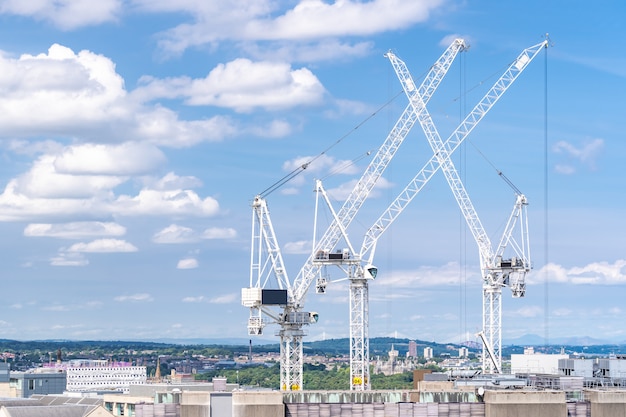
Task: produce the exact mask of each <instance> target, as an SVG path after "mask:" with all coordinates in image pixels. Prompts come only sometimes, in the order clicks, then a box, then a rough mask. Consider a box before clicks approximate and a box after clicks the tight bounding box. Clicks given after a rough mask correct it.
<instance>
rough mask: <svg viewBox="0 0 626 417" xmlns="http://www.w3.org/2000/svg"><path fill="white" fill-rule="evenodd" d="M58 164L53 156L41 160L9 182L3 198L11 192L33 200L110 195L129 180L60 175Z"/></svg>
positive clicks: (43, 157) (115, 177)
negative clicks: (110, 192)
mask: <svg viewBox="0 0 626 417" xmlns="http://www.w3.org/2000/svg"><path fill="white" fill-rule="evenodd" d="M55 161H56V158H55V157H54V156H53V155H43V156H41V157H39V159H37V161H35V163H34V164H33V166H32V167H31V169H30V170H29V171H28V172H26V173H25V174H22V175H21V176H19V177H17V178H16V179H13V180H11V181H9V183H8V184H7V187H6V188H5V191H4V193H3V195H2V196H3V197H6V196H8V194H9V192H10V193H13V194H16V195H22V196H24V197H32V198H72V199H75V198H85V197H92V196H94V195H97V194H99V193H103V192H107V191H108V190H110V189H112V188H114V187H116V186H118V185H120V184H122V183H123V182H125V181H126V178H125V177H118V176H111V175H70V174H64V173H60V172H58V171H57V169H56V167H55ZM0 201H1V200H0Z"/></svg>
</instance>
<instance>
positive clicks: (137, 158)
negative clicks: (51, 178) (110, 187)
mask: <svg viewBox="0 0 626 417" xmlns="http://www.w3.org/2000/svg"><path fill="white" fill-rule="evenodd" d="M164 163H165V155H163V152H161V150H159V149H158V148H156V147H155V146H154V145H150V144H147V143H135V142H127V143H122V144H119V145H103V144H84V145H76V146H69V147H68V148H67V149H65V151H64V152H63V153H62V154H61V155H59V156H58V157H56V158H55V160H54V167H55V170H56V172H58V173H60V174H74V175H114V176H126V175H143V174H150V173H152V172H154V171H155V170H156V169H158V168H159V167H160V166H161V165H163V164H164Z"/></svg>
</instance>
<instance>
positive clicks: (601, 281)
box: [526, 259, 626, 285]
mask: <svg viewBox="0 0 626 417" xmlns="http://www.w3.org/2000/svg"><path fill="white" fill-rule="evenodd" d="M546 278H547V279H548V280H549V281H552V282H558V283H568V284H578V285H582V284H593V285H618V284H624V283H626V260H624V259H618V260H616V261H615V262H613V263H609V262H593V263H590V264H587V265H585V266H582V267H572V268H565V267H563V266H561V265H557V264H553V263H550V264H548V265H545V266H543V267H542V268H541V269H539V270H538V271H534V272H532V273H531V274H529V275H528V277H527V279H526V282H527V283H528V284H539V283H543V282H544V281H545V280H546Z"/></svg>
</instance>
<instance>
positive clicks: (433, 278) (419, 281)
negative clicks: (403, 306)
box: [375, 262, 482, 288]
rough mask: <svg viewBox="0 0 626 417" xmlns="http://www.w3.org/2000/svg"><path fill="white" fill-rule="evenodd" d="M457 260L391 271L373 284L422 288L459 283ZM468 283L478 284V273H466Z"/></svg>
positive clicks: (459, 271)
mask: <svg viewBox="0 0 626 417" xmlns="http://www.w3.org/2000/svg"><path fill="white" fill-rule="evenodd" d="M462 272H463V271H462V270H461V268H460V267H459V264H458V262H448V263H447V264H445V265H442V266H437V267H434V266H422V267H420V268H418V269H416V270H408V271H392V272H391V273H388V274H384V275H383V276H382V277H379V278H377V279H376V280H375V283H376V284H375V285H377V286H378V285H383V286H393V287H394V288H424V287H439V286H451V285H459V280H460V277H461V273H462ZM466 279H467V282H468V283H473V284H474V285H480V283H481V282H482V280H481V279H480V277H479V274H472V273H470V274H468V276H467V277H466Z"/></svg>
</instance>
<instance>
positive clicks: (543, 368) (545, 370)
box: [511, 352, 569, 375]
mask: <svg viewBox="0 0 626 417" xmlns="http://www.w3.org/2000/svg"><path fill="white" fill-rule="evenodd" d="M560 359H569V355H565V354H559V355H548V354H545V353H529V352H525V353H524V354H523V355H520V354H512V355H511V373H512V374H551V375H558V374H559V360H560Z"/></svg>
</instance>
